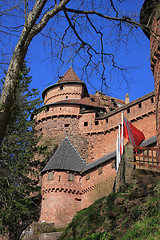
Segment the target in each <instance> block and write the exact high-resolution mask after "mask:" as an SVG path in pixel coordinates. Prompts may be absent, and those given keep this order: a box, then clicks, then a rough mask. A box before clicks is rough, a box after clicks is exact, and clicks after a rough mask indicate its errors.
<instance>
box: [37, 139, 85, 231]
mask: <svg viewBox="0 0 160 240" xmlns="http://www.w3.org/2000/svg"><path fill="white" fill-rule="evenodd" d="M85 166H86V164H85V162H84V161H83V159H82V158H81V156H80V155H79V154H78V152H77V151H76V149H75V148H74V146H73V145H72V143H71V142H70V140H69V139H68V137H66V138H65V139H64V141H63V142H62V144H61V145H60V147H59V148H58V149H57V151H56V152H55V154H54V155H53V156H52V157H51V159H50V160H49V162H48V163H47V165H46V166H45V168H44V169H43V171H42V205H41V216H40V221H43V222H48V223H54V225H55V227H58V228H59V227H66V226H67V224H68V223H69V222H71V220H72V218H73V217H74V215H75V214H76V213H77V211H79V210H81V195H82V193H81V175H80V172H81V171H82V170H83V168H84V167H85Z"/></svg>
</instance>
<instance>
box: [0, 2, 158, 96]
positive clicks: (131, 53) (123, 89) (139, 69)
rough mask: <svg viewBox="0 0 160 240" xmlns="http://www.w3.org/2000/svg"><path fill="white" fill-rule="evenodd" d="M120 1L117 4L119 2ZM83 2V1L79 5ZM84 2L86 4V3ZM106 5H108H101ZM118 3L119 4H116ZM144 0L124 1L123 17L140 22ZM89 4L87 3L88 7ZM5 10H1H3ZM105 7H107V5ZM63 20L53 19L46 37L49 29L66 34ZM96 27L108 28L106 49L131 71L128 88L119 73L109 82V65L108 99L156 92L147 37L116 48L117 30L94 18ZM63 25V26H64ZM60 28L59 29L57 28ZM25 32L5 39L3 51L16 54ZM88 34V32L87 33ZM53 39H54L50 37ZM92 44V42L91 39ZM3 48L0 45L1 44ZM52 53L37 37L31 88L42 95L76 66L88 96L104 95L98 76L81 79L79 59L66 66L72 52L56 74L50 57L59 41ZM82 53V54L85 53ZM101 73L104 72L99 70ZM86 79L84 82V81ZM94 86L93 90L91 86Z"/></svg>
mask: <svg viewBox="0 0 160 240" xmlns="http://www.w3.org/2000/svg"><path fill="white" fill-rule="evenodd" d="M87 1H88V2H89V0H86V2H87ZM117 1H118V0H117ZM80 2H81V1H80ZM86 2H85V3H86ZM102 2H103V3H109V2H105V1H102ZM114 2H116V0H114ZM143 2H144V0H123V1H122V9H121V16H123V12H124V15H126V12H128V14H127V16H129V17H132V16H133V15H132V12H133V13H135V12H136V13H137V15H134V17H135V18H136V20H138V19H139V12H140V9H141V7H142V4H143ZM95 3H96V4H97V6H98V7H99V8H100V9H99V10H100V11H101V12H103V13H105V10H106V9H107V7H106V9H105V8H103V7H102V6H101V5H100V0H96V1H95ZM69 4H70V6H71V7H73V8H74V5H76V4H79V2H75V1H70V3H69ZM86 4H87V3H86ZM1 7H2V6H1ZM104 7H105V5H104ZM63 19H64V16H62V18H61V19H60V20H59V21H60V22H56V21H55V20H54V19H51V21H50V22H49V24H48V25H47V28H46V29H44V31H43V33H45V34H48V32H47V31H48V29H49V28H50V29H54V31H57V32H59V34H60V35H61V34H62V33H63V32H64V29H65V27H66V26H68V25H67V24H66V21H63ZM5 20H6V26H8V25H9V24H12V25H13V26H14V24H15V22H14V21H12V22H11V21H10V20H9V19H7V18H6V19H5V16H4V19H2V20H1V21H2V22H3V23H5ZM92 20H94V23H95V24H97V28H98V29H99V28H100V27H101V25H100V24H103V28H105V32H104V33H105V34H106V35H108V36H109V38H107V42H105V48H106V49H107V50H106V51H108V52H110V53H111V52H113V53H115V56H116V62H117V63H118V64H119V65H123V66H125V67H127V68H128V67H130V69H128V71H127V74H126V75H125V77H126V79H127V82H128V85H127V84H126V83H125V81H124V77H123V76H122V75H121V74H119V72H115V73H114V75H112V78H111V79H110V75H109V70H110V68H109V64H107V62H106V69H107V72H106V75H105V77H106V80H107V84H108V85H109V89H107V91H106V92H105V93H106V94H107V95H110V96H113V97H115V98H120V99H125V94H126V93H129V96H130V101H132V100H134V99H136V98H139V97H141V96H143V95H145V94H147V93H149V92H151V91H153V90H154V79H153V75H152V72H151V70H150V46H149V44H150V42H149V40H148V39H147V37H146V36H145V35H144V33H143V32H142V30H141V29H139V30H136V31H135V32H133V37H131V36H129V38H127V47H124V44H121V45H117V42H116V41H115V39H114V38H115V36H116V30H115V29H114V28H112V27H111V28H110V29H109V31H110V32H109V31H108V29H107V24H108V23H107V22H106V21H105V20H104V21H103V20H102V22H100V21H99V20H97V18H96V17H95V18H94V19H92ZM16 21H17V24H18V23H19V22H20V23H21V24H22V25H23V23H24V16H21V15H20V18H16ZM61 21H62V22H61ZM58 24H59V25H58ZM112 26H113V25H112ZM21 30H22V28H19V31H18V32H16V35H17V36H16V37H15V38H13V36H10V37H9V35H4V36H3V35H2V34H3V32H2V34H1V36H3V37H4V38H3V39H4V40H5V41H4V42H5V43H6V46H5V45H4V46H3V45H2V46H1V48H2V49H3V51H4V47H6V52H9V51H10V52H11V51H13V49H14V47H15V44H16V42H17V40H18V35H20V33H21ZM85 33H86V32H85ZM123 34H124V35H125V34H126V31H124V32H123ZM51 36H52V35H51ZM82 36H83V37H84V39H85V40H88V36H89V35H88V36H87V34H86V35H84V33H83V34H82ZM71 40H72V43H73V44H74V41H76V38H75V37H74V36H73V35H71V34H70V35H69V37H68V38H67V39H66V42H67V44H68V43H70V41H71ZM89 40H90V39H89ZM96 41H97V39H96V40H95V39H92V40H91V43H94V44H95V46H96V47H97V46H98V47H99V45H98V44H99V43H98V42H96ZM0 44H1V42H0ZM52 46H53V47H52V49H51V45H50V42H49V41H46V42H44V41H43V40H42V36H41V34H39V35H38V36H36V37H35V39H34V40H33V41H32V43H31V45H30V47H29V50H28V54H27V57H26V61H27V66H28V67H30V68H31V71H30V75H31V76H32V79H33V80H32V85H31V87H34V88H38V89H39V91H40V93H42V91H43V90H44V89H45V88H46V87H48V86H50V85H52V84H54V83H56V82H57V81H58V76H62V75H63V74H64V73H65V72H66V71H67V70H68V68H69V67H70V66H71V64H72V65H73V69H74V70H75V72H76V73H77V75H78V77H79V78H80V79H82V80H83V81H85V82H86V85H87V88H88V90H89V93H91V94H94V93H95V91H96V90H98V91H101V87H100V85H101V84H100V83H101V79H100V74H99V75H96V74H95V73H94V74H93V75H92V77H90V78H89V79H88V80H87V76H85V75H83V76H82V67H83V62H82V61H81V60H80V59H79V58H78V57H76V58H75V59H74V61H73V63H71V61H69V62H67V57H71V56H72V55H73V52H72V50H68V49H67V50H65V57H64V61H65V64H64V66H63V67H62V68H60V69H59V71H58V70H57V66H58V61H57V59H55V58H54V59H53V58H52V57H51V52H52V51H53V52H54V53H55V54H57V51H58V47H57V46H58V45H57V43H56V37H55V40H54V41H53V42H52ZM82 53H83V52H82ZM100 73H101V69H100ZM0 77H3V74H1V73H0ZM82 77H83V78H82ZM91 85H92V86H91Z"/></svg>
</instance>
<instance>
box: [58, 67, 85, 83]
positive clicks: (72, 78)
mask: <svg viewBox="0 0 160 240" xmlns="http://www.w3.org/2000/svg"><path fill="white" fill-rule="evenodd" d="M61 82H81V80H80V79H79V77H78V76H77V74H76V73H75V71H74V70H73V68H72V67H70V68H69V69H68V70H67V72H66V73H65V74H64V75H63V76H62V77H61V78H60V79H59V80H58V83H61Z"/></svg>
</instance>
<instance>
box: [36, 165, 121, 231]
mask: <svg viewBox="0 0 160 240" xmlns="http://www.w3.org/2000/svg"><path fill="white" fill-rule="evenodd" d="M53 172H54V176H53V180H50V181H48V180H47V176H48V173H46V174H44V175H43V178H42V204H41V217H40V221H46V222H54V224H55V226H56V227H65V226H66V225H67V224H68V223H69V222H71V220H72V218H73V217H74V215H75V214H76V212H77V211H79V210H81V209H83V208H86V207H88V206H90V205H91V204H92V203H94V202H95V201H96V200H97V199H99V198H101V197H103V196H106V195H108V194H109V193H110V192H111V191H112V188H113V184H114V179H115V175H116V172H115V168H114V164H113V162H110V163H108V164H106V165H104V166H103V167H102V173H101V174H100V175H99V174H98V168H97V169H94V170H92V171H91V172H90V173H89V174H90V178H89V179H88V180H87V179H86V176H87V175H86V174H84V175H83V176H82V177H81V176H80V175H76V174H75V175H74V182H71V181H68V173H66V172H61V171H58V172H57V171H53Z"/></svg>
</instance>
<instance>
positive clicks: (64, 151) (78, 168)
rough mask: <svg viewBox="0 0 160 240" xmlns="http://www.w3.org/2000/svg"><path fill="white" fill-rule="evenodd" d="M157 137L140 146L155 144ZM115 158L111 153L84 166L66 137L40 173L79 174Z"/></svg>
mask: <svg viewBox="0 0 160 240" xmlns="http://www.w3.org/2000/svg"><path fill="white" fill-rule="evenodd" d="M156 141H157V136H153V137H151V138H149V139H147V140H145V141H143V142H142V143H141V144H140V146H141V147H147V146H149V145H151V144H154V143H156ZM115 157H116V151H114V152H111V153H109V154H107V155H105V156H103V157H102V158H99V159H97V160H96V161H94V162H91V163H89V164H86V163H85V162H84V161H83V159H82V158H81V156H80V155H79V153H78V152H77V150H76V149H75V148H74V146H73V145H72V143H71V142H70V140H69V138H68V137H66V138H65V139H64V140H63V142H62V144H61V145H60V147H59V148H58V149H57V151H56V152H55V153H54V154H53V156H52V157H51V159H50V160H49V162H48V163H47V165H46V166H45V168H44V169H43V170H42V173H44V172H46V171H50V170H54V169H57V170H69V171H75V172H79V173H85V172H87V171H88V170H91V169H93V168H95V167H97V166H99V165H101V164H103V163H106V162H109V161H110V160H111V159H113V158H115Z"/></svg>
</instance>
